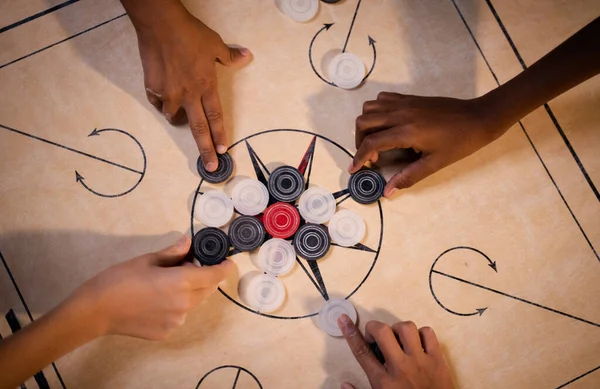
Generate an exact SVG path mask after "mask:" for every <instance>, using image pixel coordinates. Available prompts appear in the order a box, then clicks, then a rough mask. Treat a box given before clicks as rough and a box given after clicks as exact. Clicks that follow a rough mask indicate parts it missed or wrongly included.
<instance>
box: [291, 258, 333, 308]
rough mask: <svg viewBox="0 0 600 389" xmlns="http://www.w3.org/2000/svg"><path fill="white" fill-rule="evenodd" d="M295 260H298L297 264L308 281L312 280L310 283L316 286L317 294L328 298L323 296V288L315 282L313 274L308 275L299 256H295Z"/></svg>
mask: <svg viewBox="0 0 600 389" xmlns="http://www.w3.org/2000/svg"><path fill="white" fill-rule="evenodd" d="M296 262H298V265H300V268H301V269H302V270H303V271H304V273H305V274H306V276H307V277H308V279H309V280H310V282H312V284H313V285H314V286H315V288H317V290H318V291H319V294H320V295H321V296H323V299H325V300H326V301H327V300H328V299H327V298H325V293H323V290H322V289H321V287H320V286H319V285H318V284H317V282H316V281H315V279H314V278H313V276H311V275H310V273H309V272H308V270H307V269H306V266H304V264H303V263H302V261H301V260H300V258H298V257H296Z"/></svg>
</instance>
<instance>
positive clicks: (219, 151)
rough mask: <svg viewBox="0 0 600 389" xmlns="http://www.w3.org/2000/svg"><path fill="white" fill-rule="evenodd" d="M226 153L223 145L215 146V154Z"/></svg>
mask: <svg viewBox="0 0 600 389" xmlns="http://www.w3.org/2000/svg"><path fill="white" fill-rule="evenodd" d="M226 152H227V147H226V146H225V145H217V153H219V154H225V153H226Z"/></svg>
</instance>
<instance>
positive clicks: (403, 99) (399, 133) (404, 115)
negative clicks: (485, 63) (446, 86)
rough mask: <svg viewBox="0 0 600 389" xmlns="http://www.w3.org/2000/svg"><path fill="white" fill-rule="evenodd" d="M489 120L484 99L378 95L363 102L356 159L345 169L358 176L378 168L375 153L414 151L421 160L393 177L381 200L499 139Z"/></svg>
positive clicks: (357, 120) (357, 132) (498, 133)
mask: <svg viewBox="0 0 600 389" xmlns="http://www.w3.org/2000/svg"><path fill="white" fill-rule="evenodd" d="M492 123H494V122H493V121H492V120H489V119H488V112H487V110H486V104H485V101H484V98H479V99H473V100H459V99H452V98H445V97H420V96H408V95H401V94H398V93H388V92H381V93H380V94H379V95H378V96H377V100H374V101H367V102H365V103H364V105H363V113H362V115H360V116H359V117H358V118H357V119H356V148H357V152H356V156H355V157H354V160H353V162H352V164H351V166H350V168H349V171H350V173H354V172H356V171H358V170H359V169H360V168H361V167H362V166H363V165H364V164H365V163H366V162H368V161H370V162H372V163H375V162H377V160H378V158H379V153H380V152H383V151H387V150H391V149H396V148H399V149H413V150H415V151H416V152H417V153H420V157H419V158H418V159H417V160H416V161H414V162H412V163H411V164H409V165H408V166H406V167H405V168H404V169H402V170H401V171H399V172H398V173H396V174H395V175H394V176H393V177H392V178H391V179H390V180H389V182H388V183H387V185H386V187H385V192H384V195H385V196H386V197H390V196H392V195H393V194H394V193H395V192H396V190H397V189H404V188H409V187H411V186H413V185H414V184H416V183H417V182H419V181H421V180H422V179H424V178H425V177H428V176H429V175H431V174H433V173H435V172H436V171H438V170H440V169H442V168H444V167H446V166H448V165H451V164H452V163H454V162H456V161H458V160H460V159H462V158H465V157H466V156H468V155H470V154H472V153H474V152H475V151H477V150H479V149H480V148H482V147H483V146H485V145H487V144H488V143H490V142H492V141H493V140H495V139H496V138H498V137H499V136H500V135H502V133H504V130H505V128H499V127H498V125H496V124H495V123H494V124H492Z"/></svg>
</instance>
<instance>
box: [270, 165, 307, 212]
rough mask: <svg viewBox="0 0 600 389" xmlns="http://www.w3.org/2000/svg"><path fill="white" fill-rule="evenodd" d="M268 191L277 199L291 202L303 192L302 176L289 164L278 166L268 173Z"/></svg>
mask: <svg viewBox="0 0 600 389" xmlns="http://www.w3.org/2000/svg"><path fill="white" fill-rule="evenodd" d="M268 184H269V185H268V187H269V193H270V194H271V196H273V198H274V199H275V200H277V201H281V202H283V203H291V202H294V201H296V200H298V198H299V197H300V195H301V194H302V192H304V176H303V175H302V173H300V171H299V170H298V169H296V168H294V167H291V166H279V167H278V168H277V169H275V170H273V171H272V172H271V174H270V175H269V182H268Z"/></svg>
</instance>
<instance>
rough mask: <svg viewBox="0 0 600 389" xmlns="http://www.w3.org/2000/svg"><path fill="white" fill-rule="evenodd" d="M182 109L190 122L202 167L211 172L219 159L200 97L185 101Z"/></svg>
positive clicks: (215, 167) (217, 164)
mask: <svg viewBox="0 0 600 389" xmlns="http://www.w3.org/2000/svg"><path fill="white" fill-rule="evenodd" d="M184 109H185V113H186V114H187V117H188V121H189V123H190V130H191V131H192V136H193V137H194V140H195V141H196V145H197V146H198V151H199V152H200V157H201V158H202V163H204V167H205V168H206V170H207V171H209V172H213V171H215V169H217V167H218V166H219V160H218V159H217V154H216V153H215V146H214V144H213V139H212V136H211V133H210V126H209V124H208V120H207V119H206V115H205V114H204V108H203V107H202V103H201V101H200V99H198V100H195V99H194V100H191V101H186V102H185V104H184Z"/></svg>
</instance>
